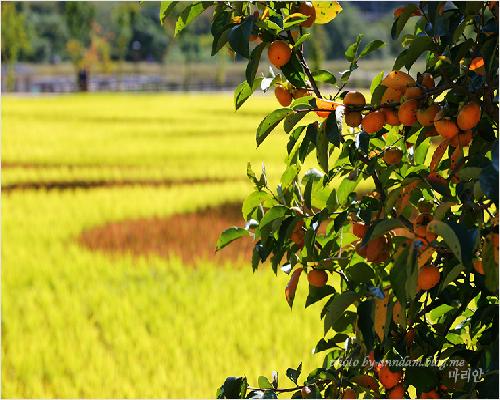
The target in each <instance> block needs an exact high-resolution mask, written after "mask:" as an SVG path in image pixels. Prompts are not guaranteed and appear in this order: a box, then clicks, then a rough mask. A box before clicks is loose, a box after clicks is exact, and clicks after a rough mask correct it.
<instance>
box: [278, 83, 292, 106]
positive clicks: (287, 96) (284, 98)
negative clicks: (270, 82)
mask: <svg viewBox="0 0 500 400" xmlns="http://www.w3.org/2000/svg"><path fill="white" fill-rule="evenodd" d="M274 95H275V96H276V98H277V99H278V103H280V104H281V105H282V106H283V107H288V106H289V105H290V104H291V103H292V94H291V93H290V92H289V91H288V90H286V89H285V88H284V87H283V86H276V88H275V89H274Z"/></svg>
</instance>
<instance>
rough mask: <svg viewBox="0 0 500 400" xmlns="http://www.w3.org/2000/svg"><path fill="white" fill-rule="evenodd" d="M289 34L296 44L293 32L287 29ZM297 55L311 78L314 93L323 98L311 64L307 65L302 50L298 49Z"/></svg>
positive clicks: (293, 43)
mask: <svg viewBox="0 0 500 400" xmlns="http://www.w3.org/2000/svg"><path fill="white" fill-rule="evenodd" d="M286 33H287V35H288V41H289V42H290V43H291V44H292V45H295V40H293V36H292V32H290V31H289V30H288V31H286ZM297 57H299V61H300V63H301V64H302V67H303V68H304V72H305V73H306V75H307V78H308V79H309V83H310V84H311V86H312V89H313V91H314V94H315V95H316V96H318V97H319V98H320V99H321V97H322V96H321V92H320V91H319V89H318V85H317V84H316V81H315V80H314V77H313V76H312V73H311V70H310V69H309V66H308V65H307V62H306V60H305V58H304V54H302V50H300V49H297Z"/></svg>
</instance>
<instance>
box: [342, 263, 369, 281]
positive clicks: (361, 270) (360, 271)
mask: <svg viewBox="0 0 500 400" xmlns="http://www.w3.org/2000/svg"><path fill="white" fill-rule="evenodd" d="M346 275H347V277H348V278H349V280H350V281H353V282H355V283H369V282H370V280H372V279H374V278H375V273H374V272H373V269H371V267H370V266H369V265H368V264H366V263H363V262H360V263H357V264H355V265H353V266H351V267H349V268H348V269H347V271H346Z"/></svg>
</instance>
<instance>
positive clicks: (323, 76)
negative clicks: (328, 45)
mask: <svg viewBox="0 0 500 400" xmlns="http://www.w3.org/2000/svg"><path fill="white" fill-rule="evenodd" d="M312 75H313V78H314V80H315V81H316V82H324V83H331V84H332V85H335V83H337V78H335V75H333V74H332V73H331V72H329V71H326V70H324V69H320V70H318V71H314V72H313V73H312Z"/></svg>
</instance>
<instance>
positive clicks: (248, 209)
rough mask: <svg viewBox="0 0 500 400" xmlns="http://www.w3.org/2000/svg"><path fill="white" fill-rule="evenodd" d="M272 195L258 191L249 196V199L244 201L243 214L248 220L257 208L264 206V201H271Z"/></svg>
mask: <svg viewBox="0 0 500 400" xmlns="http://www.w3.org/2000/svg"><path fill="white" fill-rule="evenodd" d="M270 198H271V195H270V194H269V193H267V192H263V191H261V190H256V191H255V192H253V193H251V194H250V195H248V196H247V198H246V199H245V200H244V201H243V205H242V206H241V212H242V214H243V216H244V217H245V219H248V217H249V216H250V214H251V213H252V211H253V210H255V208H256V207H258V206H259V205H260V204H262V203H263V202H264V201H266V200H269V199H270Z"/></svg>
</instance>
